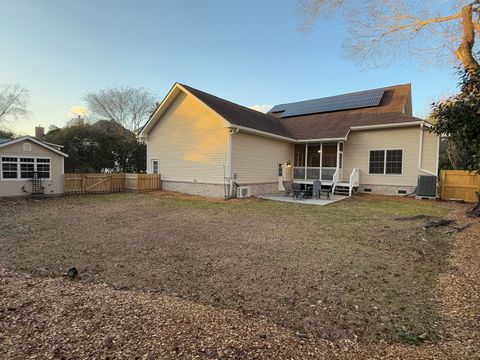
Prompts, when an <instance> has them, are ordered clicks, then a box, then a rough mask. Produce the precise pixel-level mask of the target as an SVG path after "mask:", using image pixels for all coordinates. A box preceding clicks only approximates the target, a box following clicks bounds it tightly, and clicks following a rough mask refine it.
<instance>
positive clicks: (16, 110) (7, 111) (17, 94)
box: [0, 85, 28, 123]
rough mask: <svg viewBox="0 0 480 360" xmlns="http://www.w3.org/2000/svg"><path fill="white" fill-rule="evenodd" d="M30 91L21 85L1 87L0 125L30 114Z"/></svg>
mask: <svg viewBox="0 0 480 360" xmlns="http://www.w3.org/2000/svg"><path fill="white" fill-rule="evenodd" d="M27 105H28V90H27V89H25V88H24V87H22V86H20V85H0V123H2V122H3V121H5V120H6V119H7V118H9V117H13V118H18V117H19V116H24V115H27V114H28V110H27Z"/></svg>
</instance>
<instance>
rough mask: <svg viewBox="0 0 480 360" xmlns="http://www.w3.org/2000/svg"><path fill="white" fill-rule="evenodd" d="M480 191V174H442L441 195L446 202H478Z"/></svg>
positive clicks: (444, 171) (447, 172)
mask: <svg viewBox="0 0 480 360" xmlns="http://www.w3.org/2000/svg"><path fill="white" fill-rule="evenodd" d="M478 191H480V174H476V173H474V172H468V171H464V170H442V171H441V172H440V194H441V198H442V199H444V200H463V201H468V202H477V201H478V198H477V194H476V193H477V192H478Z"/></svg>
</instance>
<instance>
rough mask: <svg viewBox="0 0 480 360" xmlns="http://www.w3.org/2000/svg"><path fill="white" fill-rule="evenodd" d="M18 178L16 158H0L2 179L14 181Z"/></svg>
mask: <svg viewBox="0 0 480 360" xmlns="http://www.w3.org/2000/svg"><path fill="white" fill-rule="evenodd" d="M17 176H18V158H16V157H10V156H3V157H2V179H16V178H17Z"/></svg>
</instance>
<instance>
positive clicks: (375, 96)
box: [269, 89, 385, 117]
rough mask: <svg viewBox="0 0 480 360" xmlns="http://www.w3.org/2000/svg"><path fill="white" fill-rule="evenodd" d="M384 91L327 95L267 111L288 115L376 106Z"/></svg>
mask: <svg viewBox="0 0 480 360" xmlns="http://www.w3.org/2000/svg"><path fill="white" fill-rule="evenodd" d="M384 92H385V89H374V90H366V91H359V92H355V93H350V94H343V95H336V96H329V97H325V98H320V99H313V100H305V101H299V102H294V103H288V104H280V105H275V106H274V107H273V108H272V109H271V110H270V111H269V112H281V111H283V113H282V115H281V117H289V116H298V115H307V114H318V113H324V112H331V111H339V110H351V109H360V108H365V107H372V106H378V105H379V104H380V100H382V97H383V94H384Z"/></svg>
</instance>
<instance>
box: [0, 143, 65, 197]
mask: <svg viewBox="0 0 480 360" xmlns="http://www.w3.org/2000/svg"><path fill="white" fill-rule="evenodd" d="M24 143H29V144H30V145H31V151H25V150H23V144H24ZM2 156H15V157H22V156H25V157H44V158H50V177H51V179H50V180H44V181H42V185H43V187H44V192H45V194H46V195H54V194H62V193H63V156H62V155H59V154H57V153H56V152H53V151H51V150H48V149H47V148H45V147H43V146H40V145H38V144H36V143H34V142H32V141H28V140H24V141H20V142H18V143H15V144H12V145H8V146H5V147H2V148H0V157H2ZM0 171H1V168H0ZM23 186H25V190H26V191H28V192H30V191H32V181H31V180H28V179H5V180H0V197H1V196H22V195H28V193H25V192H24V191H22V187H23Z"/></svg>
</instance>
